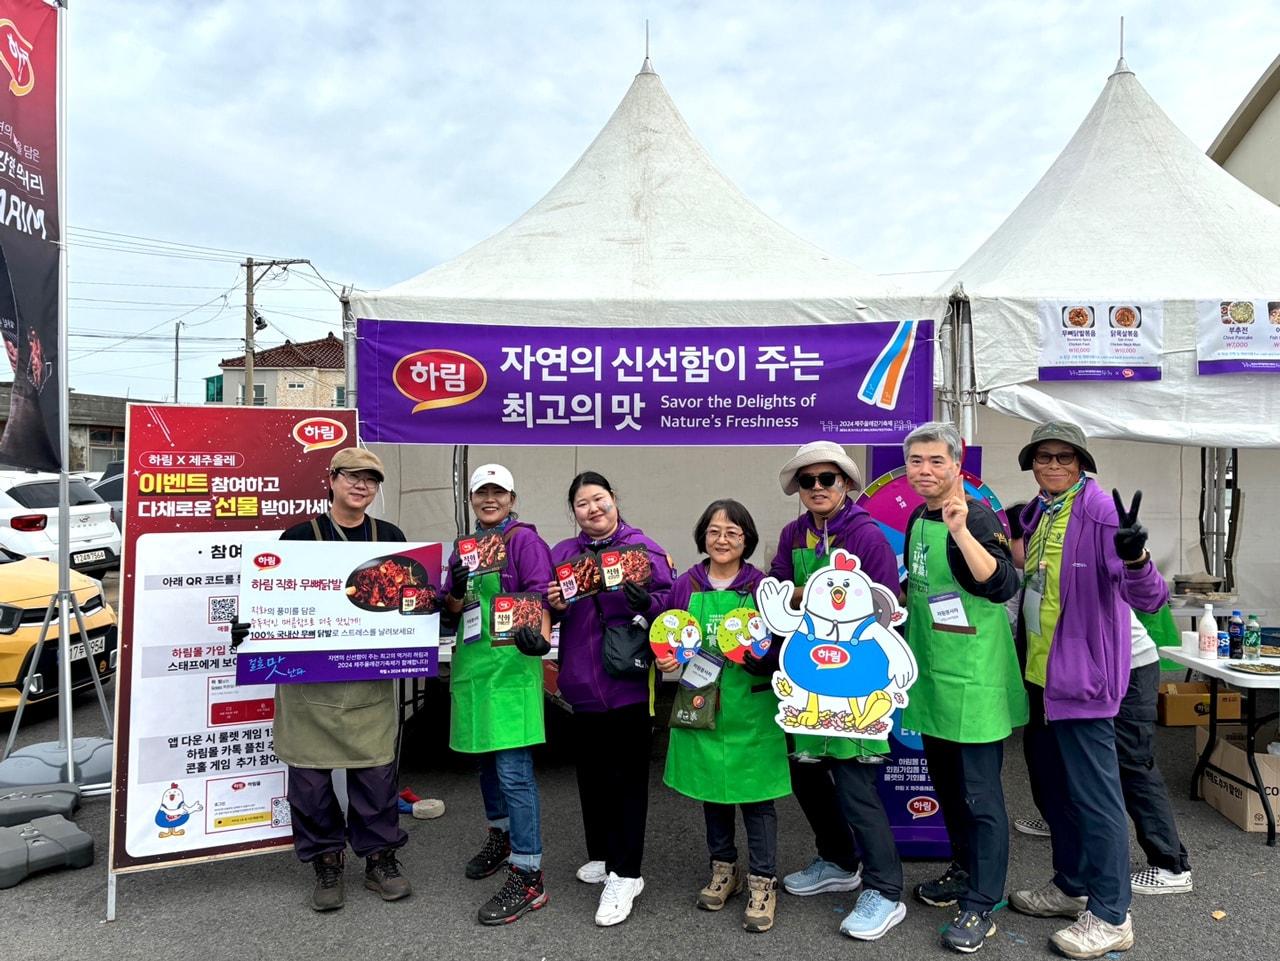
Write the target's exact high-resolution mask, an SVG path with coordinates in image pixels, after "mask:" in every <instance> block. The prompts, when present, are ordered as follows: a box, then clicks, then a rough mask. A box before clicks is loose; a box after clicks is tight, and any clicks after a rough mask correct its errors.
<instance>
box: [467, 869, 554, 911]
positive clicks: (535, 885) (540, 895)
mask: <svg viewBox="0 0 1280 961" xmlns="http://www.w3.org/2000/svg"><path fill="white" fill-rule="evenodd" d="M546 903H547V892H546V891H544V890H543V888H542V872H541V871H525V870H522V869H520V868H517V867H512V868H510V869H509V870H508V871H507V880H506V882H505V883H504V884H503V885H502V887H501V888H500V889H499V890H498V893H497V894H495V895H494V896H493V897H491V898H490V899H489V900H488V901H486V902H485V903H484V904H482V905H481V906H480V915H479V917H480V923H481V924H510V923H511V922H512V921H515V920H517V919H519V917H520V916H521V915H522V914H524V913H525V912H526V911H536V910H538V908H540V907H542V906H543V905H545V904H546Z"/></svg>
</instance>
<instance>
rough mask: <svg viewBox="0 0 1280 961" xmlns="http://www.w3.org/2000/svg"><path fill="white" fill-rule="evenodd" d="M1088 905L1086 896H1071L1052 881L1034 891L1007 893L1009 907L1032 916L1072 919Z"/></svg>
mask: <svg viewBox="0 0 1280 961" xmlns="http://www.w3.org/2000/svg"><path fill="white" fill-rule="evenodd" d="M1088 905H1089V899H1088V898H1086V897H1079V898H1073V897H1072V896H1071V895H1069V894H1067V893H1066V892H1064V891H1063V890H1062V888H1060V887H1058V886H1057V885H1056V884H1054V883H1053V882H1052V881H1050V882H1048V883H1047V884H1045V885H1044V887H1042V888H1037V889H1036V890H1034V891H1014V892H1013V893H1012V894H1010V895H1009V907H1011V908H1013V910H1015V911H1017V912H1018V913H1019V914H1029V915H1031V916H1032V917H1033V918H1071V919H1072V920H1074V919H1076V918H1078V917H1080V915H1081V914H1083V913H1084V909H1085V908H1086V907H1088Z"/></svg>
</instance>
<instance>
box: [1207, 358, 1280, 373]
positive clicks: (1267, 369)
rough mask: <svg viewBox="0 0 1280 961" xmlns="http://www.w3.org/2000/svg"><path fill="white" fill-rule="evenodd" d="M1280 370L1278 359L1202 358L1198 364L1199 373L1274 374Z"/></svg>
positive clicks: (1279, 359)
mask: <svg viewBox="0 0 1280 961" xmlns="http://www.w3.org/2000/svg"><path fill="white" fill-rule="evenodd" d="M1277 372H1280V358H1277V359H1276V360H1202V361H1200V362H1199V363H1197V364H1196V373H1197V374H1201V375H1204V374H1274V373H1277Z"/></svg>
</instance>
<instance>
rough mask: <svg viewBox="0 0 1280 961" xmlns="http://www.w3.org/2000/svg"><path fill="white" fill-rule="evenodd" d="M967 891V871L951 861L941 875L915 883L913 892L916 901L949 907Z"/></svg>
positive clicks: (936, 906) (938, 906) (937, 906)
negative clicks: (931, 879)
mask: <svg viewBox="0 0 1280 961" xmlns="http://www.w3.org/2000/svg"><path fill="white" fill-rule="evenodd" d="M968 892H969V872H968V871H966V870H965V869H964V868H962V867H960V865H958V864H956V862H954V861H952V862H951V866H950V867H948V868H947V870H946V871H944V872H943V874H942V877H940V878H937V879H935V880H933V881H925V882H923V883H921V884H917V885H916V887H915V892H914V893H915V896H916V900H917V901H923V902H924V903H925V904H931V905H933V906H934V907H935V908H949V907H951V905H953V904H955V903H956V902H957V901H958V900H960V898H962V897H964V896H965V895H966V894H967V893H968Z"/></svg>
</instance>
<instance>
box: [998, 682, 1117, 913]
mask: <svg viewBox="0 0 1280 961" xmlns="http://www.w3.org/2000/svg"><path fill="white" fill-rule="evenodd" d="M1027 697H1028V700H1029V701H1030V704H1031V722H1030V723H1029V724H1028V725H1027V728H1026V732H1025V734H1024V735H1023V736H1024V737H1025V738H1026V739H1027V741H1028V744H1027V749H1026V752H1027V768H1028V773H1029V774H1030V775H1031V781H1032V783H1033V784H1036V792H1037V796H1038V797H1039V800H1040V803H1041V804H1042V805H1043V813H1044V819H1045V820H1046V821H1048V822H1049V831H1050V834H1051V837H1050V842H1051V844H1052V845H1053V869H1054V876H1053V881H1054V883H1055V884H1057V886H1058V887H1059V888H1061V889H1062V890H1063V891H1064V892H1065V893H1066V894H1069V895H1071V896H1072V897H1081V896H1087V897H1088V898H1089V904H1088V909H1089V910H1090V911H1091V912H1092V913H1093V914H1094V916H1095V917H1099V918H1101V919H1102V920H1103V921H1106V922H1108V923H1110V924H1121V923H1122V922H1123V921H1124V918H1125V915H1126V913H1127V912H1128V910H1129V901H1130V896H1131V892H1130V888H1129V825H1128V819H1127V818H1126V816H1125V810H1124V797H1123V795H1122V794H1121V792H1120V764H1119V762H1118V761H1117V759H1116V730H1115V721H1114V720H1113V719H1112V718H1109V717H1107V718H1089V719H1084V720H1077V721H1048V722H1046V720H1045V717H1044V689H1043V688H1041V687H1038V686H1036V685H1034V684H1028V685H1027Z"/></svg>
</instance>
